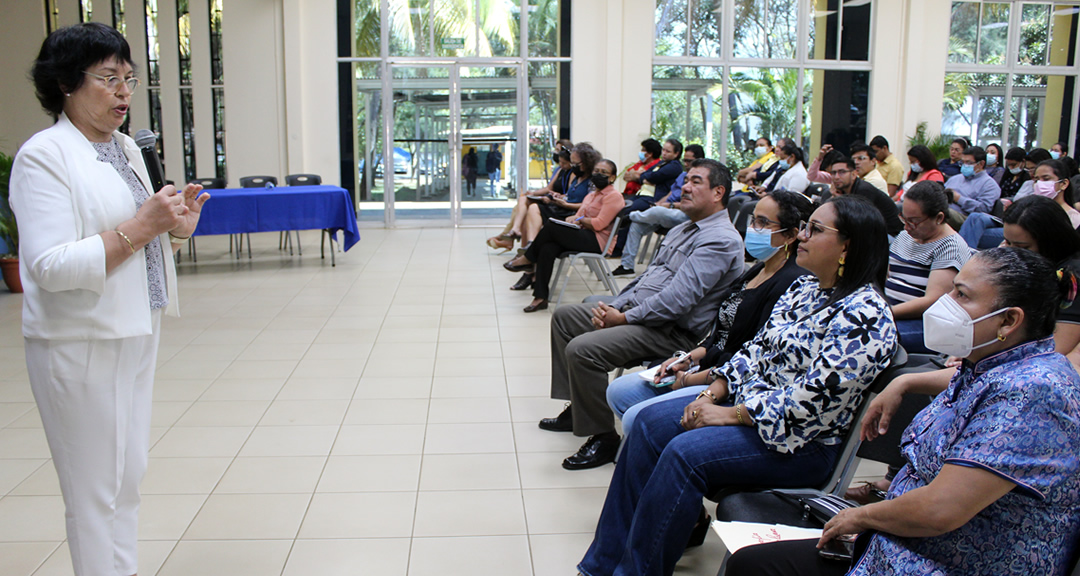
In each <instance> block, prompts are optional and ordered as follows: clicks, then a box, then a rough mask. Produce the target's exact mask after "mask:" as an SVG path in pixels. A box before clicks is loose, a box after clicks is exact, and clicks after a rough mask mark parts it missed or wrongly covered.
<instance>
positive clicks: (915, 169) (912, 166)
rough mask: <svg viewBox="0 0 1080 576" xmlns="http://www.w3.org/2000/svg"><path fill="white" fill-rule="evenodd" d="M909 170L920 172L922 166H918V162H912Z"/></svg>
mask: <svg viewBox="0 0 1080 576" xmlns="http://www.w3.org/2000/svg"><path fill="white" fill-rule="evenodd" d="M911 171H912V172H914V173H916V174H918V173H919V172H922V166H919V163H918V162H912V163H911Z"/></svg>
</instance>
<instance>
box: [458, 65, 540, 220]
mask: <svg viewBox="0 0 1080 576" xmlns="http://www.w3.org/2000/svg"><path fill="white" fill-rule="evenodd" d="M520 72H521V68H520V66H518V65H509V66H492V65H488V66H466V65H460V66H459V68H458V79H459V86H460V90H459V91H458V96H459V100H460V106H461V122H460V126H461V133H460V136H461V139H460V142H461V153H462V155H463V158H464V163H463V178H462V196H461V211H460V217H459V218H457V219H456V220H455V224H459V225H460V224H489V223H499V224H502V223H505V222H506V220H507V219H508V218H509V217H510V212H511V210H513V207H514V199H515V198H516V197H517V193H518V190H519V189H520V186H521V184H520V179H519V178H518V167H519V166H520V165H522V164H524V162H525V155H524V154H525V153H527V152H528V150H527V149H523V148H521V147H520V146H519V142H522V141H523V140H520V139H519V135H520V134H521V133H522V130H523V127H522V126H521V125H519V122H520V120H521V115H520V114H519V111H520V110H521V109H522V108H523V107H522V106H521V103H520V102H519V100H518V98H519V94H520V91H519V90H518V82H519V78H520V77H521V73H520ZM519 156H520V163H519ZM474 165H475V171H473V168H474Z"/></svg>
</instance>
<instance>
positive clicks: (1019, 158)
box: [1005, 146, 1027, 162]
mask: <svg viewBox="0 0 1080 576" xmlns="http://www.w3.org/2000/svg"><path fill="white" fill-rule="evenodd" d="M1005 159H1006V160H1012V161H1013V162H1023V161H1024V160H1025V159H1027V152H1025V151H1024V149H1023V148H1021V147H1019V146H1013V147H1012V148H1009V151H1008V152H1006V153H1005Z"/></svg>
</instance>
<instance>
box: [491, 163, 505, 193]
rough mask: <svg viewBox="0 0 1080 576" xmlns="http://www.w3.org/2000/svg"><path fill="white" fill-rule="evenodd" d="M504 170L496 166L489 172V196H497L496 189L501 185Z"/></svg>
mask: <svg viewBox="0 0 1080 576" xmlns="http://www.w3.org/2000/svg"><path fill="white" fill-rule="evenodd" d="M501 172H502V170H500V169H498V168H496V169H494V170H492V171H491V172H488V196H495V189H496V188H497V187H498V186H499V180H500V178H499V177H500V176H501V175H502V174H501Z"/></svg>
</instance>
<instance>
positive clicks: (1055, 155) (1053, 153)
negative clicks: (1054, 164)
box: [1050, 150, 1061, 160]
mask: <svg viewBox="0 0 1080 576" xmlns="http://www.w3.org/2000/svg"><path fill="white" fill-rule="evenodd" d="M1050 157H1051V158H1053V159H1054V160H1057V159H1059V158H1061V152H1056V151H1054V150H1051V151H1050Z"/></svg>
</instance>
